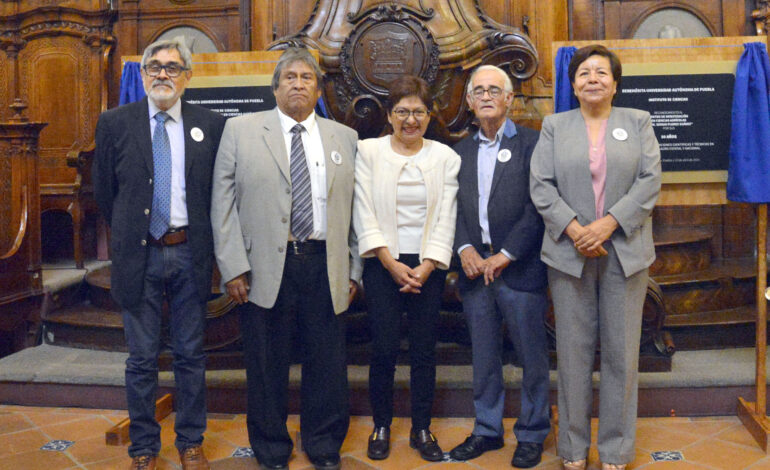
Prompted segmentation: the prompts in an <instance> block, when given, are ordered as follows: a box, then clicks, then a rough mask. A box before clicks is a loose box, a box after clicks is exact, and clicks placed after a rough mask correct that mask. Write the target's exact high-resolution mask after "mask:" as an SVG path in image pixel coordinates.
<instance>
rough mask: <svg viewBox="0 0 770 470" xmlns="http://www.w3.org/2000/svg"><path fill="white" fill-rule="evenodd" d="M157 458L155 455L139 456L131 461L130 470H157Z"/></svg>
mask: <svg viewBox="0 0 770 470" xmlns="http://www.w3.org/2000/svg"><path fill="white" fill-rule="evenodd" d="M156 460H157V457H156V456H154V455H138V456H136V457H134V458H133V459H131V467H129V468H130V470H155V461H156Z"/></svg>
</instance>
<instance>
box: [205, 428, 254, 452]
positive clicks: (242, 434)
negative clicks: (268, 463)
mask: <svg viewBox="0 0 770 470" xmlns="http://www.w3.org/2000/svg"><path fill="white" fill-rule="evenodd" d="M239 424H240V425H241V426H240V427H241V429H231V430H229V431H224V432H220V433H217V434H216V437H218V438H220V439H224V440H225V441H227V442H229V443H231V444H233V445H234V446H237V447H251V444H249V434H248V432H246V426H245V425H244V424H243V423H239ZM203 442H206V441H205V440H204V441H203Z"/></svg>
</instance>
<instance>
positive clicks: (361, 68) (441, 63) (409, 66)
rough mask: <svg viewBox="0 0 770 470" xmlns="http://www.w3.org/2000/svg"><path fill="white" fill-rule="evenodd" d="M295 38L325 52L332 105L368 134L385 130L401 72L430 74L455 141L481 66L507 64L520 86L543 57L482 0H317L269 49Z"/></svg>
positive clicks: (439, 116) (439, 111)
mask: <svg viewBox="0 0 770 470" xmlns="http://www.w3.org/2000/svg"><path fill="white" fill-rule="evenodd" d="M292 45H303V46H306V47H309V48H313V49H318V50H319V51H320V62H321V67H322V68H323V70H324V71H325V72H326V79H325V84H324V85H325V87H324V99H325V101H326V103H327V107H328V109H329V111H330V113H331V114H332V116H333V117H334V118H335V119H336V120H338V121H342V122H345V123H347V124H348V125H350V126H352V127H354V128H355V129H357V130H358V131H359V134H360V136H361V137H362V138H364V137H371V136H376V135H379V134H380V133H382V132H383V130H384V126H385V124H386V123H387V120H386V118H385V113H384V110H383V106H384V102H385V99H386V97H387V86H388V83H390V82H391V81H392V80H393V78H394V77H396V76H398V75H401V74H413V75H418V76H420V77H422V78H424V79H426V80H427V81H428V83H429V84H430V85H431V89H432V92H433V95H434V97H435V100H436V109H434V113H435V118H436V119H435V120H437V121H441V122H442V123H443V124H444V125H445V126H446V129H447V130H448V135H445V137H446V139H447V140H456V139H459V138H461V137H462V136H464V135H465V133H466V132H467V130H466V128H467V126H468V124H469V123H470V122H471V119H472V115H471V113H470V112H469V110H468V107H467V104H466V102H465V99H464V95H465V91H464V87H465V84H466V81H467V79H468V77H469V76H470V73H471V71H472V70H473V69H474V68H475V67H476V66H478V65H480V64H493V65H498V66H500V67H502V68H503V69H504V70H506V71H507V72H508V73H509V74H510V76H511V78H512V79H513V82H514V84H515V85H514V87H515V88H517V89H518V87H519V86H520V82H521V81H523V80H526V79H528V78H530V77H531V76H532V75H533V74H534V73H535V70H536V69H537V64H538V55H537V52H536V51H535V47H534V45H533V44H532V42H531V41H530V39H529V37H528V36H527V35H526V34H525V33H524V32H522V31H521V30H520V29H519V28H516V27H513V26H506V25H502V24H500V23H497V22H495V21H493V20H492V19H490V18H488V17H487V16H486V15H485V14H484V12H483V11H482V9H481V7H480V6H479V2H478V0H391V1H385V2H384V1H382V0H317V1H316V5H315V9H314V11H313V13H312V15H311V17H310V19H309V20H308V22H307V24H306V25H305V26H304V27H303V28H302V29H301V31H300V32H299V33H297V34H296V35H293V36H290V37H286V38H282V39H280V40H279V41H277V42H275V43H273V44H272V45H271V46H270V48H271V49H283V48H286V47H289V46H292Z"/></svg>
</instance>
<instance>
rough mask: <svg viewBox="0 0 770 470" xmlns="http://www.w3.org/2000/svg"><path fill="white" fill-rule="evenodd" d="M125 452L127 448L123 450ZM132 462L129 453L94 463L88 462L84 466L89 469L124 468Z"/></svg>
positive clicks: (113, 469) (111, 469) (110, 469)
mask: <svg viewBox="0 0 770 470" xmlns="http://www.w3.org/2000/svg"><path fill="white" fill-rule="evenodd" d="M123 452H124V453H125V452H126V451H125V449H124V450H123ZM130 464H131V459H130V458H129V457H128V454H125V455H123V456H121V457H115V458H112V459H109V460H103V461H101V462H96V463H92V464H86V465H84V467H85V468H86V469H87V470H124V469H126V468H128V466H129V465H130Z"/></svg>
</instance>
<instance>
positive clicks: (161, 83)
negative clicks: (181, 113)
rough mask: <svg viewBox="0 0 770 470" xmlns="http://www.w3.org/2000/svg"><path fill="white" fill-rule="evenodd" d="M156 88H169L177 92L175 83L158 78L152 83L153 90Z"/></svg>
mask: <svg viewBox="0 0 770 470" xmlns="http://www.w3.org/2000/svg"><path fill="white" fill-rule="evenodd" d="M156 86H167V87H169V88H171V90H173V91H176V86H175V85H174V82H173V81H171V80H164V79H162V78H156V79H155V80H153V81H152V88H155V87H156Z"/></svg>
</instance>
